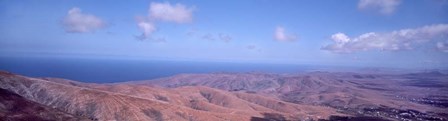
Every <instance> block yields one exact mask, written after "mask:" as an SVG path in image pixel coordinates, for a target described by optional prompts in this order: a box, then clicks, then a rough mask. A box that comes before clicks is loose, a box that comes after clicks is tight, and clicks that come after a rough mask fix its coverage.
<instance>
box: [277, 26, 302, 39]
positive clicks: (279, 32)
mask: <svg viewBox="0 0 448 121" xmlns="http://www.w3.org/2000/svg"><path fill="white" fill-rule="evenodd" d="M274 39H275V40H277V41H295V40H297V36H295V35H291V34H289V33H286V31H285V29H284V28H283V27H280V26H278V27H277V28H276V29H275V32H274Z"/></svg>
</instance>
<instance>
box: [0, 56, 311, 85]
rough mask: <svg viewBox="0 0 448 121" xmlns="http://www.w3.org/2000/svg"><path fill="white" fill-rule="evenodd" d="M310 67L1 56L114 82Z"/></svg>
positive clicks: (20, 69) (13, 67)
mask: <svg viewBox="0 0 448 121" xmlns="http://www.w3.org/2000/svg"><path fill="white" fill-rule="evenodd" d="M308 69H309V67H307V66H302V65H288V64H254V63H232V62H195V61H162V60H119V59H83V58H44V57H1V58H0V70H4V71H9V72H12V73H15V74H20V75H25V76H30V77H56V78H64V79H70V80H75V81H81V82H93V83H113V82H124V81H136V80H151V79H156V78H162V77H168V76H172V75H176V74H181V73H215V72H218V73H219V72H267V73H298V72H303V71H305V70H308Z"/></svg>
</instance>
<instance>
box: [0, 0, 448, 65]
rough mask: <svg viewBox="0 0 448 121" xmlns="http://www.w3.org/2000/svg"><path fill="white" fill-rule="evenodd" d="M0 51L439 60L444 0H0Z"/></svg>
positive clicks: (354, 61)
mask: <svg viewBox="0 0 448 121" xmlns="http://www.w3.org/2000/svg"><path fill="white" fill-rule="evenodd" d="M0 16H1V19H0V55H3V56H51V57H83V58H119V59H129V58H133V59H156V60H157V59H168V60H194V61H225V62H251V63H288V64H311V65H342V66H361V67H412V68H447V67H448V1H447V0H413V1H404V0H343V1H341V0H338V1H336V0H333V1H320V0H275V1H274V0H243V1H242V0H229V1H201V0H197V1H196V0H178V1H150V0H133V1H118V0H117V1H107V0H97V1H92V0H78V1H74V0H73V1H71V0H39V1H38V0H31V1H27V0H24V1H17V0H0Z"/></svg>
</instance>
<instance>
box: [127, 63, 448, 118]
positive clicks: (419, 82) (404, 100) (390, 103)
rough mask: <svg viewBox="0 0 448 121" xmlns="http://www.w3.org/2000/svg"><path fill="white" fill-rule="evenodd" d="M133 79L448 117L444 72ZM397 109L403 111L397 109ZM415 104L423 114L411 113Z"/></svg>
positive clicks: (346, 108) (350, 109)
mask: <svg viewBox="0 0 448 121" xmlns="http://www.w3.org/2000/svg"><path fill="white" fill-rule="evenodd" d="M132 83H135V84H140V85H142V84H146V85H159V86H162V87H168V88H178V87H182V86H207V87H212V88H217V89H221V90H226V91H230V92H240V93H242V92H245V93H253V94H257V95H263V96H265V97H270V98H273V99H277V100H282V101H285V102H291V103H295V104H303V105H315V106H328V107H332V108H335V109H337V110H338V112H341V113H344V114H349V115H362V116H369V117H371V116H374V117H382V118H384V119H390V120H396V119H399V120H402V119H410V120H417V119H427V120H439V119H440V120H442V118H443V120H447V119H446V118H448V117H447V113H446V112H447V111H448V109H447V107H448V95H447V94H448V75H445V74H442V73H440V72H424V73H413V74H403V75H386V74H356V73H328V72H312V73H305V74H288V75H281V74H265V73H214V74H182V75H177V76H172V77H168V78H162V79H158V80H155V81H154V80H153V81H137V82H132ZM392 110H393V111H395V112H397V113H391V111H392ZM409 110H411V112H412V111H415V112H418V113H421V115H412V116H410V117H409V116H407V112H409ZM393 111H392V112H393ZM398 112H399V113H398ZM381 113H384V114H381ZM411 114H412V113H411ZM402 115H403V116H402ZM433 118H434V119H433Z"/></svg>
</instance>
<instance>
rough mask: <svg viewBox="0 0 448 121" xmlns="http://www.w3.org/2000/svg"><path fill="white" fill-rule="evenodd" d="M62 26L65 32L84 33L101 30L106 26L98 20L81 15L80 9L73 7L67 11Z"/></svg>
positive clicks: (91, 16) (89, 15)
mask: <svg viewBox="0 0 448 121" xmlns="http://www.w3.org/2000/svg"><path fill="white" fill-rule="evenodd" d="M63 26H64V29H65V31H66V32H70V33H85V32H93V31H95V30H98V29H101V28H103V27H105V26H106V24H105V22H104V21H103V20H101V19H100V18H98V17H96V16H94V15H91V14H86V13H82V11H81V9H79V8H76V7H75V8H72V9H70V10H69V11H68V13H67V16H65V18H64V20H63Z"/></svg>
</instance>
